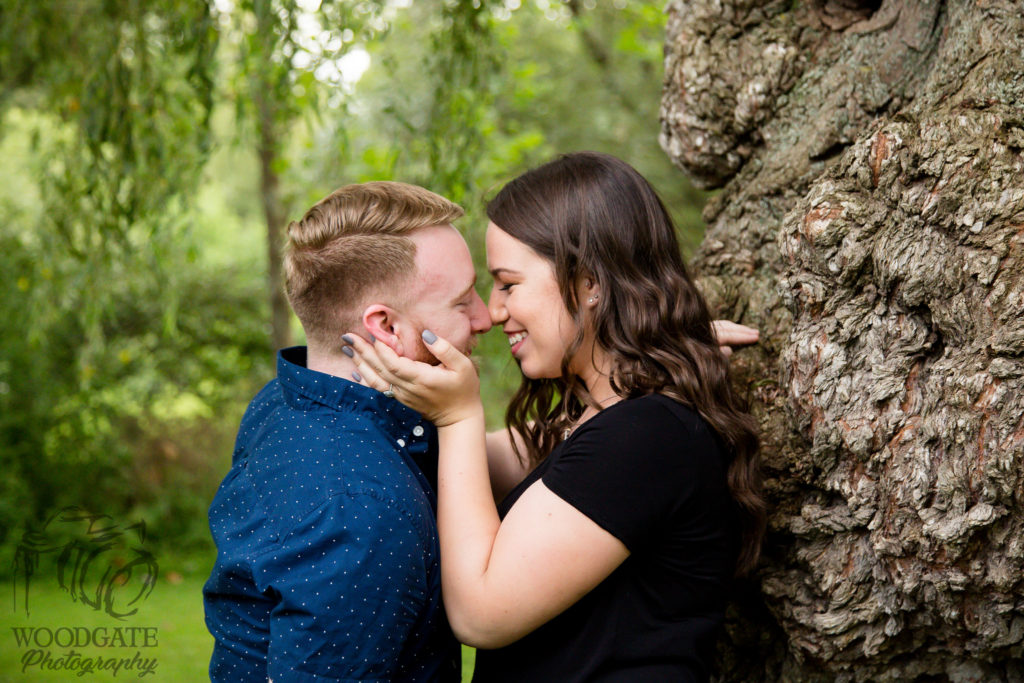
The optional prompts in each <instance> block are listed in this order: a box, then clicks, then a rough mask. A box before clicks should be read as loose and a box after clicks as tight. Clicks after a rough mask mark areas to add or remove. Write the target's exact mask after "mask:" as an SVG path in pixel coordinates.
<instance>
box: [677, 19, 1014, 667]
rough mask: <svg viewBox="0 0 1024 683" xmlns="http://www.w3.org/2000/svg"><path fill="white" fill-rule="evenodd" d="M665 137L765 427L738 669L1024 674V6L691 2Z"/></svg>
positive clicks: (726, 651) (737, 627) (741, 604)
mask: <svg viewBox="0 0 1024 683" xmlns="http://www.w3.org/2000/svg"><path fill="white" fill-rule="evenodd" d="M668 12H669V24H668V37H667V44H666V62H665V65H666V74H665V90H664V98H663V102H662V138H661V141H662V146H663V148H664V149H665V150H666V152H667V153H668V154H669V156H670V157H671V158H672V159H673V160H674V161H675V163H676V164H677V165H679V166H680V167H682V168H683V169H685V170H686V171H687V172H688V173H690V174H691V175H692V176H693V177H694V178H695V180H696V181H697V182H698V183H702V184H703V185H704V186H706V187H723V190H722V191H721V192H720V193H719V194H718V195H717V196H715V198H714V199H713V200H712V201H711V203H710V204H709V206H708V207H707V209H706V210H705V220H706V222H707V224H708V227H707V233H706V237H705V240H704V243H703V245H702V247H701V249H700V251H699V253H698V255H697V257H696V260H695V268H696V272H697V274H698V276H699V277H700V280H701V282H702V285H703V287H704V290H705V292H706V294H707V296H708V299H709V301H710V303H711V304H712V306H713V308H714V309H715V310H716V312H717V314H718V315H720V316H723V317H727V318H728V317H731V318H734V319H737V320H742V321H744V322H747V323H751V324H754V325H756V326H758V327H759V328H761V330H762V335H763V336H762V339H763V341H762V343H761V344H760V345H759V346H758V347H757V348H756V349H753V350H750V351H745V352H743V353H740V354H737V356H734V362H733V365H734V369H735V370H736V372H737V379H738V381H740V382H741V383H742V384H743V385H744V386H745V387H747V388H748V390H749V392H750V396H751V399H752V403H753V406H754V410H755V412H756V414H757V416H758V418H759V420H760V422H761V428H762V438H763V456H764V458H765V461H766V470H767V474H768V479H769V481H768V491H769V496H770V498H771V501H772V505H773V510H772V514H771V520H770V535H769V540H768V544H767V548H766V555H765V560H764V562H763V565H762V569H761V571H760V572H759V574H758V576H757V579H756V581H755V582H754V584H753V585H752V586H751V587H750V590H749V592H748V594H745V595H744V594H738V601H737V604H736V606H735V608H734V609H731V610H730V617H729V623H728V629H727V630H728V637H727V638H726V639H725V643H724V644H723V646H722V651H721V658H720V659H721V664H722V672H721V679H722V680H724V681H761V680H765V681H947V680H948V681H1021V680H1024V664H1022V663H1021V660H1022V658H1024V590H1022V589H1024V581H1022V570H1024V533H1022V532H1024V515H1022V514H1021V513H1022V512H1024V472H1022V468H1024V417H1022V416H1024V154H1022V151H1024V4H1022V3H1021V2H1019V1H1018V2H1014V1H1013V0H970V1H968V0H956V1H952V0H951V1H950V2H936V1H934V0H933V1H928V0H920V1H917V2H914V1H910V0H907V1H906V2H896V1H893V0H882V2H880V3H879V2H878V0H875V1H874V2H871V1H870V0H867V1H863V0H862V1H860V2H858V0H816V1H815V2H804V3H792V2H790V0H777V1H768V0H690V1H688V2H684V1H683V0H672V1H671V2H670V3H669V7H668Z"/></svg>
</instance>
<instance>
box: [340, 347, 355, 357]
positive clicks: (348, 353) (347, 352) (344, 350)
mask: <svg viewBox="0 0 1024 683" xmlns="http://www.w3.org/2000/svg"><path fill="white" fill-rule="evenodd" d="M341 352H342V353H343V354H345V355H346V356H348V357H349V358H355V356H356V354H355V351H353V350H352V349H350V348H349V347H347V346H342V347H341Z"/></svg>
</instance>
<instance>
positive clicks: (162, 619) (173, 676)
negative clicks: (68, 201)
mask: <svg viewBox="0 0 1024 683" xmlns="http://www.w3.org/2000/svg"><path fill="white" fill-rule="evenodd" d="M46 569H47V567H46V565H45V563H44V564H43V565H41V566H40V568H39V571H38V573H37V575H36V576H34V577H33V580H32V583H31V585H30V592H29V613H28V614H26V613H25V609H24V602H23V601H24V592H23V586H21V585H19V586H18V590H17V594H15V590H14V589H15V587H14V585H13V584H12V583H10V582H4V583H0V596H2V597H0V600H2V602H0V683H36V682H39V683H43V682H49V681H69V680H81V681H89V682H90V683H92V682H104V683H105V682H107V681H126V680H137V679H138V678H139V673H140V670H139V668H132V669H130V670H129V669H128V668H127V667H125V668H123V669H122V670H121V671H119V672H117V673H116V674H115V673H114V672H112V671H96V672H93V673H91V674H89V675H86V676H81V677H79V676H78V675H77V674H78V670H72V671H67V670H45V669H43V668H41V667H40V665H39V664H33V663H29V662H27V661H26V658H27V659H29V660H31V659H34V658H39V657H43V656H45V655H43V654H42V652H43V651H49V654H50V657H51V660H50V661H51V662H58V661H61V660H62V659H65V655H66V653H67V651H68V650H69V649H71V650H74V651H76V652H77V653H78V654H79V657H80V659H79V660H66V661H78V662H82V661H85V660H86V659H87V658H91V659H92V660H96V659H97V658H99V657H102V658H104V659H105V660H106V659H110V658H117V659H129V660H131V659H132V658H134V657H136V654H138V657H139V659H136V660H135V663H134V664H133V667H138V666H139V664H138V662H139V661H140V660H142V659H146V660H155V664H154V667H155V668H154V669H153V673H152V675H143V676H142V680H147V681H168V682H172V681H173V683H188V682H191V681H205V680H208V675H207V665H208V664H209V661H210V652H211V651H212V649H213V638H212V637H211V636H210V634H209V633H208V632H207V630H206V625H205V624H204V623H203V598H202V586H203V582H204V581H205V579H206V576H205V574H199V573H195V574H190V575H188V576H182V575H181V574H180V573H178V572H176V571H167V572H164V573H162V574H161V576H160V579H159V580H158V581H157V584H156V586H155V587H154V588H153V591H152V593H150V594H149V597H148V598H146V599H145V600H144V601H140V602H139V603H137V605H135V606H138V612H137V613H136V614H133V615H131V616H128V617H125V618H124V619H123V620H117V619H114V618H113V617H111V616H108V615H107V614H106V613H105V612H103V611H98V610H94V609H92V608H91V607H90V606H88V605H85V604H83V603H81V602H76V601H73V600H72V599H71V597H70V595H69V594H68V593H67V592H66V591H64V590H63V589H61V588H60V587H59V586H58V585H57V581H56V579H55V576H54V575H53V574H49V575H47V573H46V571H45V570H46ZM132 593H133V594H134V593H135V591H132ZM15 596H17V602H15ZM133 607H134V606H133ZM123 611H126V610H123ZM76 627H77V628H78V630H77V634H78V635H79V637H84V634H85V633H86V630H88V632H89V633H90V634H91V633H98V634H101V635H102V634H106V635H107V636H108V638H110V639H111V641H112V640H113V638H114V637H115V632H114V629H115V628H118V627H120V628H121V629H122V630H121V634H122V635H123V636H124V638H125V643H124V645H125V646H123V647H122V646H121V644H120V643H117V644H114V643H113V642H111V643H110V644H108V645H107V646H105V647H97V646H96V645H94V644H92V643H91V642H90V643H89V644H87V645H86V646H84V647H75V646H72V647H59V646H58V645H56V644H53V645H50V646H49V647H37V646H36V644H34V643H28V644H25V643H24V642H19V641H18V639H17V637H16V634H15V629H27V628H35V629H42V631H38V632H37V633H39V634H40V637H41V641H40V643H39V644H40V645H48V644H49V643H48V639H49V638H50V634H51V633H56V634H57V638H58V642H60V643H64V644H65V645H66V644H67V643H65V642H64V641H63V640H62V639H63V638H67V637H70V636H71V634H72V633H76V631H75V629H76ZM98 627H106V631H93V629H95V628H98ZM65 628H67V629H71V631H65V630H61V631H59V632H58V629H65ZM131 629H135V630H134V631H132V630H131ZM141 629H147V630H146V631H143V630H141ZM19 633H21V634H22V635H23V636H24V635H26V634H27V631H25V630H20V631H19ZM133 635H134V637H135V638H136V643H135V645H136V647H131V646H130V644H131V638H132V636H133ZM147 635H148V636H149V637H150V638H151V639H154V638H155V643H151V644H148V645H149V646H146V645H147V643H146V642H145V638H146V637H147ZM80 642H81V641H80ZM473 660H474V651H473V650H472V649H471V648H467V647H464V648H463V649H462V667H463V679H464V680H466V681H468V680H469V679H470V677H471V676H472V673H473ZM78 666H79V667H80V666H81V664H78Z"/></svg>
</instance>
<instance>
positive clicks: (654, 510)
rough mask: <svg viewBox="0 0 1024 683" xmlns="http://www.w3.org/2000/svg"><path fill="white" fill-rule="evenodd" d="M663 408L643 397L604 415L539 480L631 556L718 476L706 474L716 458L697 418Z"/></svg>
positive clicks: (574, 438)
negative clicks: (605, 532)
mask: <svg viewBox="0 0 1024 683" xmlns="http://www.w3.org/2000/svg"><path fill="white" fill-rule="evenodd" d="M670 400H671V399H667V398H663V397H655V396H650V397H644V398H640V399H633V400H629V401H624V402H623V403H621V404H616V405H615V406H612V407H611V408H608V409H606V411H604V412H603V413H602V414H600V415H598V416H596V417H594V418H592V419H591V420H590V421H588V422H587V423H585V424H584V425H583V426H582V427H580V429H579V430H577V432H576V433H575V434H573V435H572V437H570V439H569V441H568V442H566V444H565V446H564V447H563V450H562V452H561V453H559V454H557V457H556V459H555V460H554V461H553V462H552V464H551V466H550V468H549V469H548V471H547V472H545V474H544V476H543V477H542V481H543V482H544V485H545V486H546V487H547V488H548V489H550V490H551V491H552V492H553V493H554V494H555V495H557V496H558V497H560V498H562V499H563V500H565V501H566V502H567V503H569V504H570V505H572V506H573V507H575V508H576V509H577V510H579V511H580V512H582V513H583V514H584V515H586V516H587V517H589V518H590V519H591V520H593V521H594V522H595V523H596V524H597V525H598V526H600V527H601V528H603V529H604V530H606V531H608V532H609V533H610V534H612V535H613V536H615V537H616V538H618V539H619V540H620V541H622V542H623V544H625V546H626V547H627V548H629V549H630V550H631V551H634V552H635V551H636V550H638V549H639V548H640V547H641V546H643V545H644V544H645V543H646V542H647V541H648V540H649V539H651V538H655V537H657V536H658V535H660V533H661V532H662V530H663V529H665V527H666V525H667V524H668V523H669V519H670V517H671V516H672V515H674V514H677V513H678V511H679V510H681V509H684V508H685V507H686V506H687V505H688V504H691V505H692V504H693V503H694V501H695V499H696V497H697V494H698V492H699V489H700V488H701V487H702V486H706V485H707V484H708V483H709V477H712V476H715V470H716V469H717V468H715V467H710V468H709V467H708V465H709V464H712V462H713V461H714V460H716V459H717V455H718V453H717V448H716V445H715V442H714V440H713V438H712V437H711V435H710V430H709V429H708V428H707V427H706V426H705V425H704V423H703V420H702V419H701V418H700V417H699V416H698V415H697V414H696V413H694V412H692V411H689V410H687V409H684V408H681V407H680V406H677V407H676V409H675V410H673V409H670V408H669V407H668V406H666V405H665V404H664V403H662V402H664V401H670ZM553 457H554V454H553ZM711 483H716V482H711Z"/></svg>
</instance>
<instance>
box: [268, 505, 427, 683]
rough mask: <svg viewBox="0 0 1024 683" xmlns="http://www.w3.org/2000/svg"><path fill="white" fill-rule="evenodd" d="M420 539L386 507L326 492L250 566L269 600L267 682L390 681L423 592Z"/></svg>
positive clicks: (424, 572) (398, 514) (395, 674)
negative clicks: (274, 546) (271, 597)
mask: <svg viewBox="0 0 1024 683" xmlns="http://www.w3.org/2000/svg"><path fill="white" fill-rule="evenodd" d="M421 545H422V541H421V540H420V538H419V535H418V531H417V530H416V528H415V527H414V525H413V524H412V523H411V521H410V520H409V518H408V517H406V516H405V515H404V514H403V513H402V512H401V511H400V510H399V509H398V508H397V507H396V506H395V505H393V504H390V503H389V502H388V501H385V500H382V499H380V498H379V497H377V496H374V495H368V494H354V495H349V494H341V495H336V496H333V497H332V498H331V499H329V500H328V501H327V502H326V503H325V504H323V505H321V506H320V507H318V508H317V509H316V510H314V511H313V513H312V514H310V515H308V516H307V517H306V518H304V519H303V520H301V521H300V522H299V523H298V524H297V525H296V526H295V528H293V529H292V530H291V531H290V532H289V533H288V534H287V536H286V537H285V538H282V542H281V545H280V548H279V549H278V550H277V551H272V552H271V553H268V554H267V555H266V556H264V557H263V558H261V561H260V562H259V563H257V565H256V573H257V574H258V575H257V576H256V577H255V579H256V581H257V585H259V586H261V589H262V590H264V591H265V592H272V593H273V594H274V596H275V598H276V599H277V604H276V605H275V607H274V608H273V610H272V612H271V616H270V644H269V649H268V652H267V663H268V673H269V676H270V679H271V680H273V681H275V682H277V681H281V682H287V683H310V682H312V681H328V680H329V681H339V680H344V681H348V680H358V681H364V680H392V679H394V678H397V677H400V676H399V675H400V674H402V673H407V672H399V671H397V670H395V666H396V664H397V663H398V662H399V661H400V657H399V655H400V654H401V652H402V648H403V646H404V645H405V643H406V641H407V640H409V639H410V638H411V637H413V635H414V631H415V629H416V628H417V627H418V626H419V625H418V623H417V614H418V612H419V611H420V607H421V606H422V605H423V604H424V602H425V601H426V600H427V599H428V595H429V587H428V586H427V581H426V577H427V575H428V569H427V568H426V566H425V560H424V554H423V552H422V551H421Z"/></svg>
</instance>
